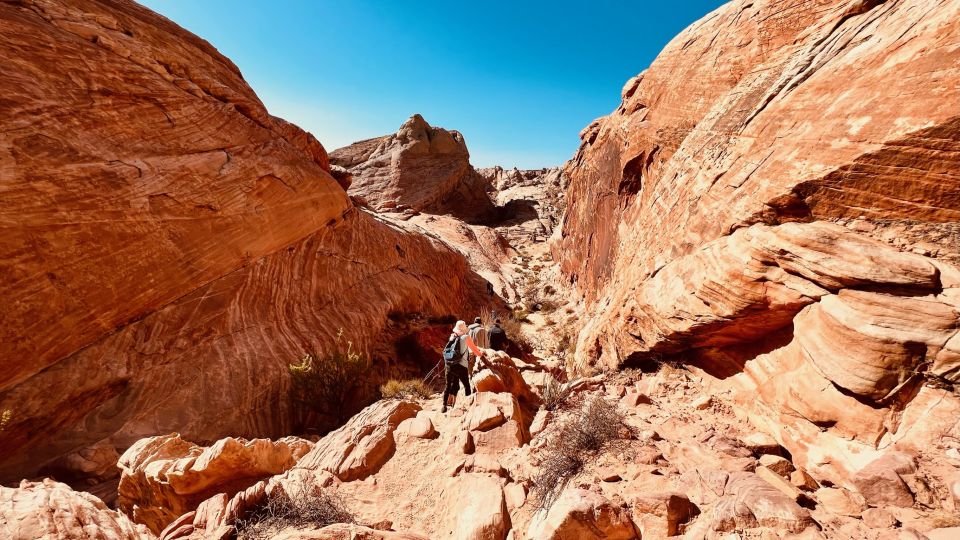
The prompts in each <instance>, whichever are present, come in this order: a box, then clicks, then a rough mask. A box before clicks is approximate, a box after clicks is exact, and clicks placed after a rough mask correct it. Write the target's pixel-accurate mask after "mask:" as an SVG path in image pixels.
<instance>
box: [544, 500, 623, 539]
mask: <svg viewBox="0 0 960 540" xmlns="http://www.w3.org/2000/svg"><path fill="white" fill-rule="evenodd" d="M528 536H529V538H531V540H585V539H588V538H605V539H610V540H632V539H635V538H638V536H637V532H636V530H635V529H634V526H633V522H632V521H630V514H629V512H628V511H627V510H626V509H625V508H623V507H620V506H616V505H614V504H613V503H612V502H610V501H608V500H607V499H605V498H604V497H603V496H602V495H600V494H598V493H594V492H593V491H588V490H585V489H568V490H566V491H564V492H563V493H562V494H561V495H560V497H558V498H557V500H556V501H554V503H553V505H552V506H551V507H550V509H549V511H547V512H546V514H545V515H538V516H536V517H535V518H534V521H533V523H531V525H530V530H529V531H528Z"/></svg>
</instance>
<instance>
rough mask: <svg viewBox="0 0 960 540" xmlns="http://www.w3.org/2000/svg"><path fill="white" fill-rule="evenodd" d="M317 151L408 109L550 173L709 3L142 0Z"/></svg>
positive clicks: (364, 133)
mask: <svg viewBox="0 0 960 540" xmlns="http://www.w3.org/2000/svg"><path fill="white" fill-rule="evenodd" d="M143 3H144V4H145V5H147V6H148V7H150V8H151V9H153V10H155V11H157V12H159V13H161V14H163V15H165V16H166V17H168V18H170V19H172V20H173V21H175V22H176V23H178V24H180V25H181V26H183V27H184V28H186V29H188V30H190V31H191V32H193V33H195V34H197V35H199V36H200V37H202V38H204V39H206V40H207V41H209V42H210V43H212V44H213V45H214V46H215V47H216V48H217V49H219V50H220V52H222V53H223V54H225V55H226V56H228V57H229V58H230V59H231V60H233V61H234V63H236V64H237V66H239V68H240V71H241V72H243V75H244V77H245V78H246V80H247V82H248V83H249V84H250V86H251V87H253V89H254V91H256V92H257V94H258V95H259V96H260V99H261V100H263V102H264V104H265V105H266V106H267V109H268V110H269V111H270V112H271V113H272V114H275V115H277V116H280V117H283V118H285V119H287V120H289V121H291V122H293V123H295V124H297V125H299V126H301V127H303V128H304V129H306V130H308V131H310V132H312V133H313V134H314V135H315V136H316V137H317V138H318V139H319V140H320V142H322V143H323V145H324V146H325V147H326V148H327V150H333V149H335V148H339V147H341V146H345V145H347V144H349V143H351V142H354V141H357V140H360V139H366V138H370V137H376V136H379V135H385V134H387V133H392V132H394V131H396V130H397V128H398V127H399V126H400V124H402V123H403V121H404V120H406V119H407V118H408V117H409V116H410V115H412V114H414V113H420V114H422V115H423V116H424V118H426V120H427V122H430V123H431V124H432V125H435V126H442V127H445V128H448V129H456V130H459V131H460V132H461V133H463V135H464V137H465V138H466V140H467V146H468V148H469V149H470V155H471V161H472V162H473V164H474V165H476V166H479V167H485V166H491V165H503V166H506V167H512V166H518V167H520V168H539V167H545V166H553V165H559V164H561V163H563V162H564V161H566V160H567V159H569V158H570V157H571V156H572V154H573V152H574V151H575V150H576V148H577V146H578V144H579V139H578V133H579V132H580V130H581V129H583V127H585V126H586V125H587V124H589V123H590V122H591V121H592V120H593V119H594V118H596V117H599V116H603V115H605V114H607V113H609V112H610V111H612V110H613V109H614V108H615V107H616V106H617V104H618V103H619V101H620V89H621V87H622V86H623V83H624V82H626V80H627V79H629V78H630V77H632V76H633V75H635V74H637V73H639V72H640V71H642V70H643V69H644V68H645V67H646V66H648V65H649V64H650V62H651V61H652V60H653V59H654V58H655V57H656V55H657V54H658V53H659V52H660V50H661V49H662V48H663V46H664V45H666V44H667V42H668V41H670V39H672V38H673V36H675V35H676V34H677V33H678V32H680V31H681V30H682V29H683V28H685V27H686V26H688V25H689V24H690V23H692V22H693V21H696V20H697V19H699V18H701V17H702V16H704V15H706V14H707V13H709V12H710V11H712V10H714V9H716V8H717V7H719V6H720V5H721V4H723V3H724V2H722V1H720V0H682V1H674V2H652V1H635V2H626V1H620V2H615V1H607V0H594V1H591V2H585V1H582V0H581V1H567V0H558V1H544V2H539V1H538V2H521V1H514V2H510V1H483V2H479V1H478V2H450V1H447V2H436V1H430V0H422V1H418V2H414V1H397V0H395V1H388V0H380V1H372V0H322V1H320V0H318V1H302V2H301V1H283V2H269V3H268V2H262V1H248V0H232V1H229V2H228V1H223V0H147V1H145V2H143Z"/></svg>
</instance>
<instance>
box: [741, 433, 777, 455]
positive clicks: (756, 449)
mask: <svg viewBox="0 0 960 540" xmlns="http://www.w3.org/2000/svg"><path fill="white" fill-rule="evenodd" d="M740 442H741V443H742V444H743V446H745V447H746V448H748V449H750V451H751V452H753V453H754V454H756V455H761V454H780V443H778V442H777V441H776V439H774V438H773V437H771V436H770V435H767V434H766V433H761V432H759V431H758V432H755V433H751V434H750V435H747V436H745V437H741V438H740Z"/></svg>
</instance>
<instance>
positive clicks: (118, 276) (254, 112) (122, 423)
mask: <svg viewBox="0 0 960 540" xmlns="http://www.w3.org/2000/svg"><path fill="white" fill-rule="evenodd" d="M0 53H2V56H3V58H4V59H5V60H4V62H3V63H2V65H0V96H3V97H2V98H0V118H2V119H3V129H2V132H0V232H2V234H0V291H2V293H3V297H4V298H5V300H6V306H5V309H3V310H2V311H0V313H2V315H0V358H2V360H0V362H2V365H3V370H4V373H5V374H6V375H5V377H3V380H2V381H0V410H2V411H9V421H8V422H7V423H6V425H5V426H4V429H3V430H2V432H0V479H2V480H11V479H19V478H21V477H23V476H29V475H32V474H35V473H36V472H37V469H38V468H39V467H40V466H41V465H43V464H44V463H50V466H52V467H54V469H57V468H66V469H71V468H72V469H76V468H80V469H84V470H88V471H92V470H93V469H98V468H99V469H103V468H111V467H112V466H113V463H111V461H113V462H114V463H115V458H116V451H117V450H121V451H122V449H123V448H125V447H126V446H128V445H129V444H131V443H132V442H133V441H135V440H137V439H138V438H140V437H142V436H146V435H154V434H158V433H167V432H171V431H178V432H180V433H182V434H183V435H184V436H185V437H190V438H191V439H192V440H197V441H211V440H215V439H216V438H219V437H222V436H225V435H228V434H229V435H242V436H248V437H250V436H260V435H274V436H275V435H281V434H286V433H288V432H289V430H290V429H291V426H290V422H291V420H290V414H289V413H290V403H289V380H288V375H287V365H288V364H289V363H290V362H295V361H298V360H299V359H300V357H301V356H303V355H304V354H305V353H307V352H319V353H323V352H326V351H330V350H331V349H332V348H333V347H335V346H336V341H337V335H338V333H340V332H341V331H342V332H343V340H345V341H352V342H353V344H354V346H355V347H356V348H359V349H361V350H365V351H367V352H368V353H369V354H371V355H372V356H373V357H374V360H375V363H374V366H373V368H372V372H371V377H370V380H371V381H373V382H375V381H376V380H377V378H378V377H382V376H385V375H386V374H387V373H390V372H394V371H397V370H402V369H404V366H397V365H396V363H397V362H398V356H399V353H398V352H397V351H396V350H395V345H394V338H396V337H399V335H398V334H399V333H400V332H402V331H403V328H400V326H403V324H401V323H398V322H397V321H404V320H407V319H409V318H417V319H418V320H424V321H427V320H429V319H431V318H434V319H436V318H442V317H446V316H449V315H451V314H459V312H460V311H464V310H465V309H464V308H465V307H467V306H471V305H475V304H477V303H478V302H480V301H481V299H479V298H476V297H475V296H474V292H473V291H483V290H484V283H483V281H482V279H481V278H479V276H477V275H476V274H474V273H473V272H472V271H471V270H470V269H469V266H468V264H467V262H466V260H465V259H464V257H462V256H461V255H460V254H459V253H457V252H456V251H454V250H452V249H451V248H449V247H448V246H447V245H446V244H444V243H443V242H442V241H439V240H438V239H435V238H428V237H426V236H424V235H422V234H420V232H419V231H418V230H416V229H414V228H412V227H405V226H403V225H402V224H397V223H389V222H386V221H383V220H381V219H379V218H377V217H375V216H372V215H370V214H368V213H366V212H365V211H363V210H361V209H359V208H357V207H355V206H354V204H353V203H352V202H351V200H350V198H349V197H348V196H347V194H346V192H345V191H344V188H343V187H342V186H341V185H340V184H338V182H337V181H336V180H335V179H334V178H333V177H332V176H331V175H330V165H329V161H328V158H327V154H326V152H325V150H324V149H323V147H322V146H321V144H320V143H319V142H318V141H317V140H316V139H314V138H313V137H312V136H311V135H309V134H308V133H305V132H303V131H302V130H300V129H299V128H297V127H295V126H293V125H291V124H289V123H287V122H285V121H283V120H280V119H278V118H275V117H272V116H270V115H269V114H268V113H267V111H266V109H265V108H264V106H263V104H262V103H261V102H260V101H259V99H258V98H257V96H256V95H255V94H254V93H253V91H252V90H251V89H250V88H249V86H247V84H246V83H245V82H244V80H243V78H242V77H241V74H240V72H239V70H238V69H237V68H236V66H234V65H233V64H232V63H231V62H230V61H229V60H228V59H226V58H225V57H223V56H222V55H220V54H219V53H218V52H217V51H216V50H215V49H214V48H213V47H212V46H210V45H209V44H208V43H206V42H205V41H203V40H201V39H199V38H197V37H196V36H194V35H192V34H190V33H188V32H186V31H185V30H183V29H181V28H179V27H178V26H176V25H175V24H173V23H172V22H170V21H168V20H166V19H164V18H163V17H160V16H158V15H156V14H154V13H153V12H151V11H149V10H147V9H145V8H142V7H140V6H138V5H137V4H134V3H132V2H126V1H106V0H105V1H83V0H81V1H76V2H61V1H55V0H36V1H24V2H18V3H4V4H2V5H0ZM55 458H62V459H61V460H60V461H53V462H51V460H54V459H55ZM101 461H103V463H101Z"/></svg>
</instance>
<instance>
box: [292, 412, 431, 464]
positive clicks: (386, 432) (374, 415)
mask: <svg viewBox="0 0 960 540" xmlns="http://www.w3.org/2000/svg"><path fill="white" fill-rule="evenodd" d="M419 411H420V405H418V404H416V403H414V402H412V401H378V402H376V403H374V404H373V405H370V406H369V407H367V408H366V409H364V410H363V411H361V412H360V413H358V414H357V415H356V416H354V417H353V418H351V419H350V421H349V422H347V423H346V424H345V425H344V426H342V427H340V428H339V429H337V430H336V431H333V432H331V433H329V434H327V435H326V436H325V437H324V438H323V439H321V440H320V441H319V442H318V443H317V444H316V446H315V447H314V448H313V450H311V451H310V452H309V453H308V454H307V455H306V456H304V457H303V459H301V460H300V462H299V463H297V466H296V468H298V469H309V470H313V471H320V470H324V471H328V472H330V473H332V474H334V475H335V476H336V477H337V478H339V479H340V480H343V481H345V482H348V481H351V480H357V479H363V478H366V477H368V476H370V475H371V474H374V473H376V472H377V470H379V469H380V467H381V466H383V464H384V463H386V461H387V460H388V459H390V458H391V457H392V456H393V452H394V450H396V447H397V443H396V440H395V438H394V432H395V431H396V430H397V427H398V426H399V425H400V424H401V423H402V422H403V421H404V420H407V419H410V418H416V416H417V412H419Z"/></svg>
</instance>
